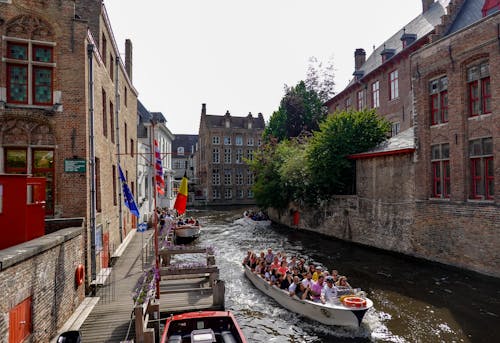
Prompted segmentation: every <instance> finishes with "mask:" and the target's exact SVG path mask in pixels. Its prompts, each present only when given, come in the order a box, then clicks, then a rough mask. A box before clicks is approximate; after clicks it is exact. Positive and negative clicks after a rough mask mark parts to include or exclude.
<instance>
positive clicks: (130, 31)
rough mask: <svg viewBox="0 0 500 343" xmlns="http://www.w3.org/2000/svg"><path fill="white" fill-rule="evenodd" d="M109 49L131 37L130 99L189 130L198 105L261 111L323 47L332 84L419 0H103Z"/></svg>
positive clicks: (275, 102) (416, 8)
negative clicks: (111, 40)
mask: <svg viewBox="0 0 500 343" xmlns="http://www.w3.org/2000/svg"><path fill="white" fill-rule="evenodd" d="M104 3H105V6H106V8H107V11H108V15H109V18H110V21H111V26H112V29H113V32H114V35H115V39H116V42H117V44H118V48H119V49H120V53H121V55H122V59H123V58H124V51H125V48H124V46H125V39H131V40H132V45H133V84H134V86H135V88H136V89H137V90H138V92H139V100H141V102H142V103H143V104H144V106H145V107H146V108H147V109H148V110H150V111H152V112H162V113H163V114H164V115H165V117H166V118H167V127H168V128H169V129H170V131H172V133H174V134H198V128H199V121H200V112H201V104H202V103H206V104H207V113H208V114H217V115H223V114H224V113H225V112H226V110H229V112H230V113H231V114H232V115H234V116H245V115H247V114H248V112H252V114H254V115H256V114H257V113H259V112H261V113H262V114H263V115H264V118H265V119H266V122H267V121H268V120H269V117H270V115H271V114H272V113H273V111H275V110H277V109H278V107H279V103H280V100H281V98H282V97H283V95H284V92H283V86H284V85H285V84H287V85H289V86H292V85H295V84H296V83H297V82H298V81H299V80H303V79H304V78H305V74H306V71H307V66H308V60H309V58H310V57H311V56H314V57H316V58H318V59H319V60H320V61H323V62H324V63H326V62H328V60H329V59H330V57H332V56H333V64H334V67H335V70H336V72H335V83H336V86H335V91H336V92H339V91H341V90H342V89H343V88H344V87H345V86H346V85H347V83H348V81H349V80H350V79H351V78H352V72H353V71H354V50H355V49H356V48H363V49H365V51H366V53H367V57H368V56H369V55H370V54H371V52H372V51H373V45H375V46H377V47H378V46H379V45H381V44H382V43H383V42H384V41H385V40H386V39H388V38H389V37H391V36H392V35H393V34H394V33H396V32H397V31H398V30H400V29H401V28H402V27H403V26H404V25H406V24H407V23H408V22H410V21H411V20H412V19H413V18H415V17H416V16H417V15H418V14H419V13H420V12H421V11H422V2H421V0H403V1H401V0H378V1H374V0H252V1H249V0H248V1H243V0H143V1H137V0H105V1H104Z"/></svg>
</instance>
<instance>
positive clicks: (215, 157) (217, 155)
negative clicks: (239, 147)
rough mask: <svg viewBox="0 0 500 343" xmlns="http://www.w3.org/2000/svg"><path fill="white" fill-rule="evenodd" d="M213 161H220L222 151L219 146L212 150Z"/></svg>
mask: <svg viewBox="0 0 500 343" xmlns="http://www.w3.org/2000/svg"><path fill="white" fill-rule="evenodd" d="M212 162H213V163H220V152H219V148H214V149H213V150H212Z"/></svg>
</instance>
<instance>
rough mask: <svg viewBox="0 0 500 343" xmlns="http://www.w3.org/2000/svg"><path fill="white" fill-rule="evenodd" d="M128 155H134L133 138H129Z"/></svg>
mask: <svg viewBox="0 0 500 343" xmlns="http://www.w3.org/2000/svg"><path fill="white" fill-rule="evenodd" d="M130 157H134V140H133V139H130Z"/></svg>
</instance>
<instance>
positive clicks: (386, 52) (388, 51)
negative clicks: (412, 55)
mask: <svg viewBox="0 0 500 343" xmlns="http://www.w3.org/2000/svg"><path fill="white" fill-rule="evenodd" d="M395 53H396V50H395V49H386V48H385V47H384V50H382V52H381V53H380V55H382V63H384V62H386V61H388V60H389V59H390V58H392V56H394V54H395Z"/></svg>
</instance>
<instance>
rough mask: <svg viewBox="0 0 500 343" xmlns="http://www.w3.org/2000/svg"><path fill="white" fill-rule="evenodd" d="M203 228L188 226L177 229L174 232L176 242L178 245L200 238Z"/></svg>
mask: <svg viewBox="0 0 500 343" xmlns="http://www.w3.org/2000/svg"><path fill="white" fill-rule="evenodd" d="M200 232H201V228H200V226H196V225H186V226H180V227H176V228H175V230H174V233H175V241H176V242H177V243H189V242H192V241H194V240H195V239H197V238H198V237H199V236H200Z"/></svg>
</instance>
